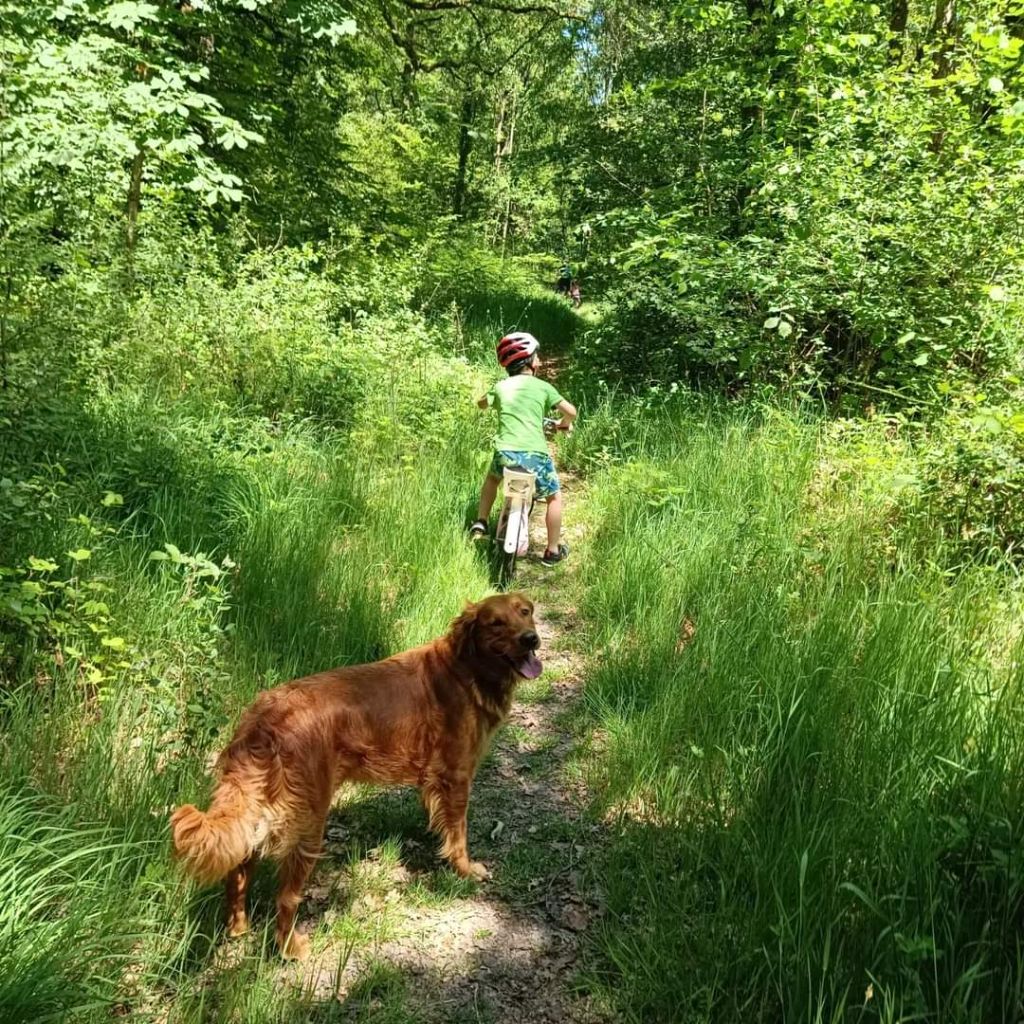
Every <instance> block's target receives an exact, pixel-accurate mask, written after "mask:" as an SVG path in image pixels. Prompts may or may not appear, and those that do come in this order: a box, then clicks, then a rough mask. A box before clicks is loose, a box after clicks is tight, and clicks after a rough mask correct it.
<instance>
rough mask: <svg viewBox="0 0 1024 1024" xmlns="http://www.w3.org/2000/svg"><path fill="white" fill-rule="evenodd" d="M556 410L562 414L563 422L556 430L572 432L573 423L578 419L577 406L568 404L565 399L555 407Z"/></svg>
mask: <svg viewBox="0 0 1024 1024" xmlns="http://www.w3.org/2000/svg"><path fill="white" fill-rule="evenodd" d="M555 408H556V409H557V410H558V411H559V412H560V413H561V414H562V421H561V422H560V423H559V424H558V426H557V427H556V428H555V429H557V430H571V429H572V421H573V420H574V419H576V406H575V405H573V404H572V402H567V401H566V400H565V399H564V398H563V399H562V400H561V401H560V402H559V403H558V405H556V406H555Z"/></svg>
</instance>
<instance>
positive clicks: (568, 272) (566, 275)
mask: <svg viewBox="0 0 1024 1024" xmlns="http://www.w3.org/2000/svg"><path fill="white" fill-rule="evenodd" d="M571 286H572V267H570V266H569V264H568V263H566V264H565V265H564V266H562V268H561V269H560V270H559V271H558V283H557V284H556V285H555V290H556V291H557V292H558V294H559V295H568V294H569V288H570V287H571Z"/></svg>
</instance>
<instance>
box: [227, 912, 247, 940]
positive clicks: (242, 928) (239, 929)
mask: <svg viewBox="0 0 1024 1024" xmlns="http://www.w3.org/2000/svg"><path fill="white" fill-rule="evenodd" d="M248 930H249V918H248V916H247V915H245V914H232V916H231V917H229V918H228V928H227V931H228V938H230V939H237V938H238V937H239V936H240V935H244V934H245V933H246V932H247V931H248Z"/></svg>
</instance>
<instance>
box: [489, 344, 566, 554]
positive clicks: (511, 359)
mask: <svg viewBox="0 0 1024 1024" xmlns="http://www.w3.org/2000/svg"><path fill="white" fill-rule="evenodd" d="M539 348H540V342H538V341H537V339H536V338H535V337H534V336H533V335H532V334H527V333H526V332H525V331H517V332H515V333H513V334H507V335H505V337H504V338H502V339H501V341H499V342H498V347H497V353H498V362H499V363H501V365H502V366H503V367H504V368H505V370H506V372H507V373H508V377H507V378H506V379H505V380H501V381H498V383H496V384H495V385H494V386H493V387H492V388H491V389H490V390H489V391H488V392H487V394H485V395H483V396H482V397H481V398H480V399H479V400H478V401H477V405H478V406H479V407H480V408H481V409H487V408H490V407H492V406H493V407H494V408H495V409H496V410H497V413H498V433H497V435H496V436H495V439H494V448H495V452H494V456H493V458H492V459H491V465H490V468H489V469H488V471H487V476H486V477H485V478H484V483H483V487H482V488H481V489H480V507H479V509H478V511H477V520H476V522H474V523H473V525H472V526H471V527H470V533H471V534H472V535H473V536H474V537H486V536H487V520H488V517H489V516H490V514H491V507H492V506H493V504H494V499H495V498H496V497H497V495H498V487H499V485H500V484H501V478H502V472H501V471H502V469H503V468H505V467H506V466H507V467H508V468H509V469H522V470H526V471H527V472H529V473H533V474H535V475H536V477H537V482H536V494H537V498H538V499H539V500H541V501H544V500H546V501H547V503H548V507H547V513H546V514H545V517H544V522H545V525H546V526H547V531H548V541H547V548H546V549H545V551H544V556H543V557H542V558H541V563H542V564H543V565H546V566H552V565H557V564H558V563H559V562H561V561H562V559H564V558H565V557H566V556H567V555H568V554H569V547H568V545H566V544H563V543H562V542H561V536H562V491H561V486H560V484H559V482H558V474H557V473H556V472H555V464H554V462H553V461H552V458H551V455H550V454H549V452H548V443H547V440H546V439H545V437H544V418H545V417H546V416H548V415H549V414H550V413H552V412H553V411H555V410H556V409H557V410H558V411H559V412H560V413H561V414H562V418H561V420H560V421H559V423H558V424H557V428H556V429H558V430H569V429H570V428H571V426H572V421H573V420H574V419H576V408H575V406H573V405H572V404H570V403H569V402H567V401H566V400H565V399H564V398H563V397H562V396H561V395H560V394H559V393H558V390H557V389H556V388H555V387H554V386H552V385H551V384H549V383H548V382H547V381H544V380H540V379H539V378H538V377H537V376H536V371H537V370H538V369H539V368H540V359H539V357H538V356H537V350H538V349H539Z"/></svg>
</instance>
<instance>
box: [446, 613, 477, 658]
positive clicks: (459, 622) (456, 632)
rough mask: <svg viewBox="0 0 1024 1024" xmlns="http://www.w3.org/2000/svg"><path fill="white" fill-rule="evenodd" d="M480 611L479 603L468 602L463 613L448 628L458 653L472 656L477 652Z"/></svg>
mask: <svg viewBox="0 0 1024 1024" xmlns="http://www.w3.org/2000/svg"><path fill="white" fill-rule="evenodd" d="M479 611H480V606H479V605H478V604H473V602H472V601H467V602H466V607H465V608H463V609H462V614H461V615H460V616H459V617H458V618H457V619H456V620H455V621H454V622H453V623H452V625H451V628H450V629H449V630H448V636H449V637H450V638H451V641H452V647H453V648H454V649H455V651H456V653H458V654H460V655H467V656H469V657H472V656H473V655H474V654H476V620H477V615H478V613H479Z"/></svg>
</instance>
